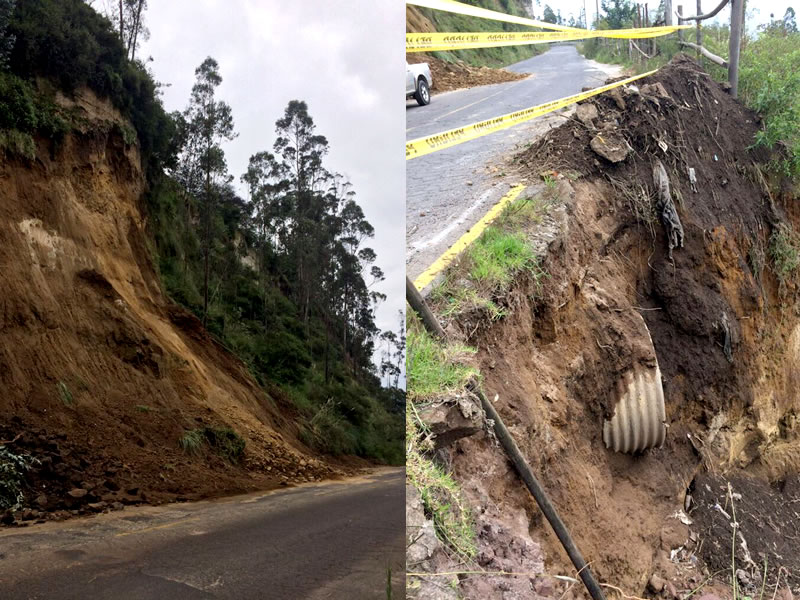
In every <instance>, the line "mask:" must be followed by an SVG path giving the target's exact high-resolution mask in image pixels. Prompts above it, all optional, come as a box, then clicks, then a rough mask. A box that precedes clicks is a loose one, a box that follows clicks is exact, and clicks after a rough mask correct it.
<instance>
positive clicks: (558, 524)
mask: <svg viewBox="0 0 800 600" xmlns="http://www.w3.org/2000/svg"><path fill="white" fill-rule="evenodd" d="M406 300H407V301H408V303H409V304H410V305H411V308H413V309H414V310H415V311H417V312H418V313H419V314H420V315H421V317H422V322H423V324H424V325H425V327H426V328H427V329H428V331H429V332H430V333H431V334H433V335H435V336H436V337H437V338H440V339H446V334H445V332H444V329H442V325H441V323H439V321H438V320H437V319H436V317H435V315H434V314H433V311H431V309H430V308H428V305H427V304H426V303H425V299H424V298H423V297H422V295H421V294H420V293H419V292H418V291H417V288H416V287H415V286H414V284H413V283H411V280H410V279H409V278H408V277H406ZM467 387H468V388H469V389H470V390H471V391H472V392H473V393H475V394H477V396H478V398H480V400H481V405H482V406H483V410H484V411H485V412H486V416H487V417H488V418H490V419H491V420H492V421H494V432H495V435H496V436H497V439H498V440H500V443H501V444H502V445H503V449H505V451H506V454H508V457H509V458H510V459H511V462H512V463H513V465H514V468H515V469H516V470H517V473H519V476H520V477H521V478H522V481H524V482H525V485H526V486H527V488H528V490H529V491H530V493H531V494H532V495H533V498H534V499H535V500H536V504H538V505H539V509H540V510H541V511H542V514H544V516H545V518H546V519H547V522H548V523H550V527H552V528H553V531H555V533H556V535H557V536H558V540H559V541H560V542H561V545H562V546H563V547H564V550H566V551H567V555H568V556H569V559H570V560H571V561H572V564H573V565H575V568H576V569H577V570H578V575H580V578H581V581H583V585H585V586H586V589H587V590H588V591H589V594H590V595H591V596H592V598H593V600H605V596H604V595H603V590H601V589H600V586H599V585H598V583H597V581H596V580H595V578H594V575H592V571H591V569H589V565H588V564H587V563H586V561H585V560H584V558H583V556H582V555H581V552H580V550H578V547H577V546H576V545H575V542H574V541H572V537H571V536H570V534H569V531H567V526H566V525H564V521H562V520H561V517H559V516H558V513H557V512H556V509H555V507H554V506H553V504H552V502H550V498H549V497H548V496H547V492H545V491H544V488H543V487H542V486H541V484H540V483H539V481H538V480H537V479H536V476H535V475H534V474H533V471H532V470H531V467H530V465H529V464H528V462H527V461H526V460H525V457H524V456H522V453H521V452H520V451H519V448H518V447H517V444H516V442H515V441H514V438H512V437H511V434H510V433H509V432H508V429H506V426H505V424H504V423H503V420H502V419H501V418H500V415H498V414H497V411H496V410H495V409H494V406H492V404H491V402H489V401H488V400H487V399H486V396H485V394H484V393H483V391H482V390H481V389H480V386H479V385H478V384H477V383H475V381H474V380H473V381H470V383H469V384H468V385H467Z"/></svg>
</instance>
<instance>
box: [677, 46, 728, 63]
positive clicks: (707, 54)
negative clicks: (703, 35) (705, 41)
mask: <svg viewBox="0 0 800 600" xmlns="http://www.w3.org/2000/svg"><path fill="white" fill-rule="evenodd" d="M680 44H681V46H688V47H689V48H693V49H695V50H699V51H700V54H702V55H703V56H705V57H706V58H707V59H708V60H710V61H711V62H713V63H716V64H718V65H719V66H720V67H724V68H726V69H727V68H728V61H727V60H725V59H724V58H722V57H721V56H717V55H716V54H712V53H711V52H709V51H708V50H706V49H705V48H703V46H698V45H697V44H693V43H692V42H680Z"/></svg>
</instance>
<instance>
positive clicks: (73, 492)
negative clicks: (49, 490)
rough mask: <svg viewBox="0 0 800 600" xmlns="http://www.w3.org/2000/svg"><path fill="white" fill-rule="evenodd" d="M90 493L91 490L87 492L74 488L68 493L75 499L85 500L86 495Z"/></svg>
mask: <svg viewBox="0 0 800 600" xmlns="http://www.w3.org/2000/svg"><path fill="white" fill-rule="evenodd" d="M88 493H89V490H85V489H83V488H74V489H72V490H70V491H69V492H67V494H69V495H70V496H72V497H73V498H83V497H84V496H85V495H86V494H88Z"/></svg>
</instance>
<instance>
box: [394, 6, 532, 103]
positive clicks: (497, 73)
mask: <svg viewBox="0 0 800 600" xmlns="http://www.w3.org/2000/svg"><path fill="white" fill-rule="evenodd" d="M474 4H476V5H477V6H480V7H482V8H487V9H489V10H494V11H500V12H510V13H512V14H517V15H522V16H529V14H528V10H529V7H528V6H526V5H525V3H524V2H522V1H521V0H511V1H510V2H499V0H477V2H475V3H474ZM498 29H503V30H515V29H525V28H524V27H520V26H517V25H510V24H507V23H498V22H497V21H491V20H489V19H481V18H477V17H465V16H462V15H454V14H451V13H448V12H446V11H440V10H431V9H427V8H420V7H418V6H411V5H407V6H406V31H407V32H409V33H424V32H435V31H497V30H498ZM543 51H544V47H543V46H505V47H500V48H479V49H475V50H458V51H448V52H446V53H444V54H443V56H446V57H447V60H442V59H441V58H438V56H436V57H435V56H431V55H429V54H423V53H417V52H412V53H409V54H406V61H407V62H409V63H412V64H413V63H419V62H427V63H428V64H429V65H430V67H431V75H432V76H433V88H432V90H433V91H434V92H447V91H450V90H458V89H463V88H468V87H476V86H479V85H489V84H492V83H503V82H506V81H516V80H518V79H524V78H525V77H528V74H523V73H514V72H513V71H508V70H506V69H502V68H493V67H490V66H486V65H494V66H497V65H509V64H513V63H515V62H518V61H520V60H524V59H526V58H529V57H531V56H534V55H535V54H539V53H541V52H543ZM476 65H477V66H476Z"/></svg>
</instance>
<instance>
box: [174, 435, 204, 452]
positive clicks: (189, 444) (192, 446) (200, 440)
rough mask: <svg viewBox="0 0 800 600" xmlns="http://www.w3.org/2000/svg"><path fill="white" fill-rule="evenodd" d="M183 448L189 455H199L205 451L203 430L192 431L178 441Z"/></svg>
mask: <svg viewBox="0 0 800 600" xmlns="http://www.w3.org/2000/svg"><path fill="white" fill-rule="evenodd" d="M178 443H179V444H180V446H181V448H183V451H184V452H186V453H187V454H192V455H198V454H200V452H202V450H203V444H204V443H205V437H204V436H203V430H202V429H191V430H189V431H187V432H186V433H184V434H183V436H182V437H181V439H180V440H178Z"/></svg>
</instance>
